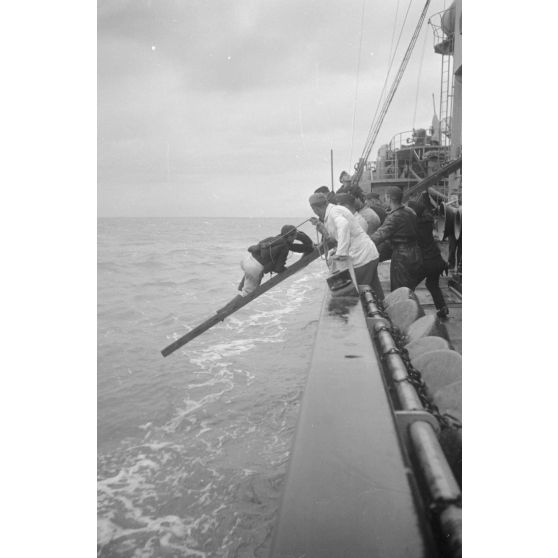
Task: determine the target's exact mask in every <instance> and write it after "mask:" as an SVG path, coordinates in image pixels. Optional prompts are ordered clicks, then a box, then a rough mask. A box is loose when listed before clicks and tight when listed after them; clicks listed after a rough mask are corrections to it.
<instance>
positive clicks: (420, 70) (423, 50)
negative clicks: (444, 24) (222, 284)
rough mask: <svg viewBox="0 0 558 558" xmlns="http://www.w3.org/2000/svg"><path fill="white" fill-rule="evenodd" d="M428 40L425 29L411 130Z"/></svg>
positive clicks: (414, 118) (415, 112) (415, 114)
mask: <svg viewBox="0 0 558 558" xmlns="http://www.w3.org/2000/svg"><path fill="white" fill-rule="evenodd" d="M427 39H428V29H427V28H426V27H425V33H424V42H423V43H422V54H421V56H420V65H419V71H418V75H417V88H416V95H415V111H414V112H413V130H414V129H415V120H416V117H417V105H418V98H419V91H420V78H421V75H422V63H423V62H424V53H425V51H426V42H427Z"/></svg>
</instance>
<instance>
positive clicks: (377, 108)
mask: <svg viewBox="0 0 558 558" xmlns="http://www.w3.org/2000/svg"><path fill="white" fill-rule="evenodd" d="M410 8H411V0H409V4H407V11H406V12H405V17H404V18H403V23H402V24H401V30H400V31H399V36H398V38H397V45H396V46H395V50H394V49H393V39H394V36H395V28H396V26H397V13H398V10H399V0H398V2H397V11H396V13H395V21H394V24H393V31H392V37H391V38H392V43H391V47H390V54H389V59H388V62H389V66H388V71H387V74H386V78H385V80H384V85H383V86H382V91H381V92H380V97H379V98H378V104H377V105H376V110H375V111H374V116H373V117H372V124H371V125H370V130H369V131H368V136H367V137H366V142H365V143H368V142H369V141H370V138H371V137H372V131H373V129H374V124H375V122H376V116H377V114H378V110H379V109H380V105H381V103H382V100H383V97H384V93H385V90H386V87H387V82H388V79H389V75H390V73H391V68H392V67H393V62H394V61H395V55H396V53H397V49H398V48H399V42H400V41H401V35H402V33H403V29H404V27H405V23H406V22H407V16H408V15H409V9H410Z"/></svg>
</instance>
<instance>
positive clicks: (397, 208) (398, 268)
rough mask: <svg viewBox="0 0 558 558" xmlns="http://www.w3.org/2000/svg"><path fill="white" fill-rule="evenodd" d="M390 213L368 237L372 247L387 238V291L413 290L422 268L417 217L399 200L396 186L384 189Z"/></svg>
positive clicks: (401, 195)
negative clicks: (388, 287)
mask: <svg viewBox="0 0 558 558" xmlns="http://www.w3.org/2000/svg"><path fill="white" fill-rule="evenodd" d="M386 193H387V196H388V199H389V207H390V212H389V213H388V215H387V217H386V220H385V221H384V223H383V224H382V225H381V226H380V228H379V229H378V230H377V231H376V232H375V233H374V234H372V235H371V236H370V238H371V239H372V241H373V242H374V244H376V246H379V245H381V244H382V243H384V242H386V241H389V242H390V243H391V245H392V246H393V252H392V253H391V265H390V268H389V271H390V283H391V290H392V291H394V290H395V289H398V288H399V287H408V288H409V289H412V290H414V288H415V287H416V286H417V283H418V278H419V277H420V274H421V271H422V255H421V251H420V248H419V246H418V242H417V217H416V215H415V213H414V212H413V211H411V210H410V209H409V208H408V207H405V206H404V205H403V204H402V203H401V202H402V200H403V192H402V190H401V189H400V188H398V187H397V186H392V187H390V188H388V190H387V192H386Z"/></svg>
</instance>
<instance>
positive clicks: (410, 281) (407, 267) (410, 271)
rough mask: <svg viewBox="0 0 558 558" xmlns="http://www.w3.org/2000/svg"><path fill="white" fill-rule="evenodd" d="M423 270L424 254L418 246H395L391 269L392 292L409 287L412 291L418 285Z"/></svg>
mask: <svg viewBox="0 0 558 558" xmlns="http://www.w3.org/2000/svg"><path fill="white" fill-rule="evenodd" d="M421 270H422V254H421V251H420V248H419V247H418V244H399V245H397V244H396V245H395V246H394V248H393V252H392V254H391V265H390V267H389V275H390V278H389V279H390V286H391V290H392V291H395V289H399V288H400V287H408V288H409V289H411V290H412V291H414V290H415V287H416V286H417V285H418V278H419V277H420V274H421Z"/></svg>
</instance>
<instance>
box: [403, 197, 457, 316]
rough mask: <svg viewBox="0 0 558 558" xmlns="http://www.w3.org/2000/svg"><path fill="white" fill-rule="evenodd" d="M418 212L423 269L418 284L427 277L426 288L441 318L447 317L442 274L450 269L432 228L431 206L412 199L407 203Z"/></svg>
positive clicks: (419, 242) (418, 230)
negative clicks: (441, 286)
mask: <svg viewBox="0 0 558 558" xmlns="http://www.w3.org/2000/svg"><path fill="white" fill-rule="evenodd" d="M407 205H408V206H409V207H410V208H411V209H412V210H413V211H414V212H415V213H416V214H417V233H418V244H419V247H420V250H421V252H422V262H423V263H422V271H421V274H420V276H419V277H418V278H417V285H418V283H420V282H421V281H422V280H423V279H425V278H426V288H427V289H428V290H429V291H430V294H431V295H432V299H433V300H434V305H435V306H436V309H437V310H438V316H439V317H440V318H447V316H448V314H449V311H448V307H447V306H446V301H445V300H444V295H443V294H442V291H441V289H440V275H441V274H442V273H443V272H444V271H446V273H447V269H448V264H447V263H446V262H445V261H444V259H443V258H442V254H441V253H440V248H439V247H438V244H437V243H436V241H435V240H434V237H433V235H432V230H433V228H434V217H433V216H432V213H430V211H429V208H428V207H426V206H425V205H424V204H423V203H421V202H415V201H410V202H409V203H408V204H407Z"/></svg>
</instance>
